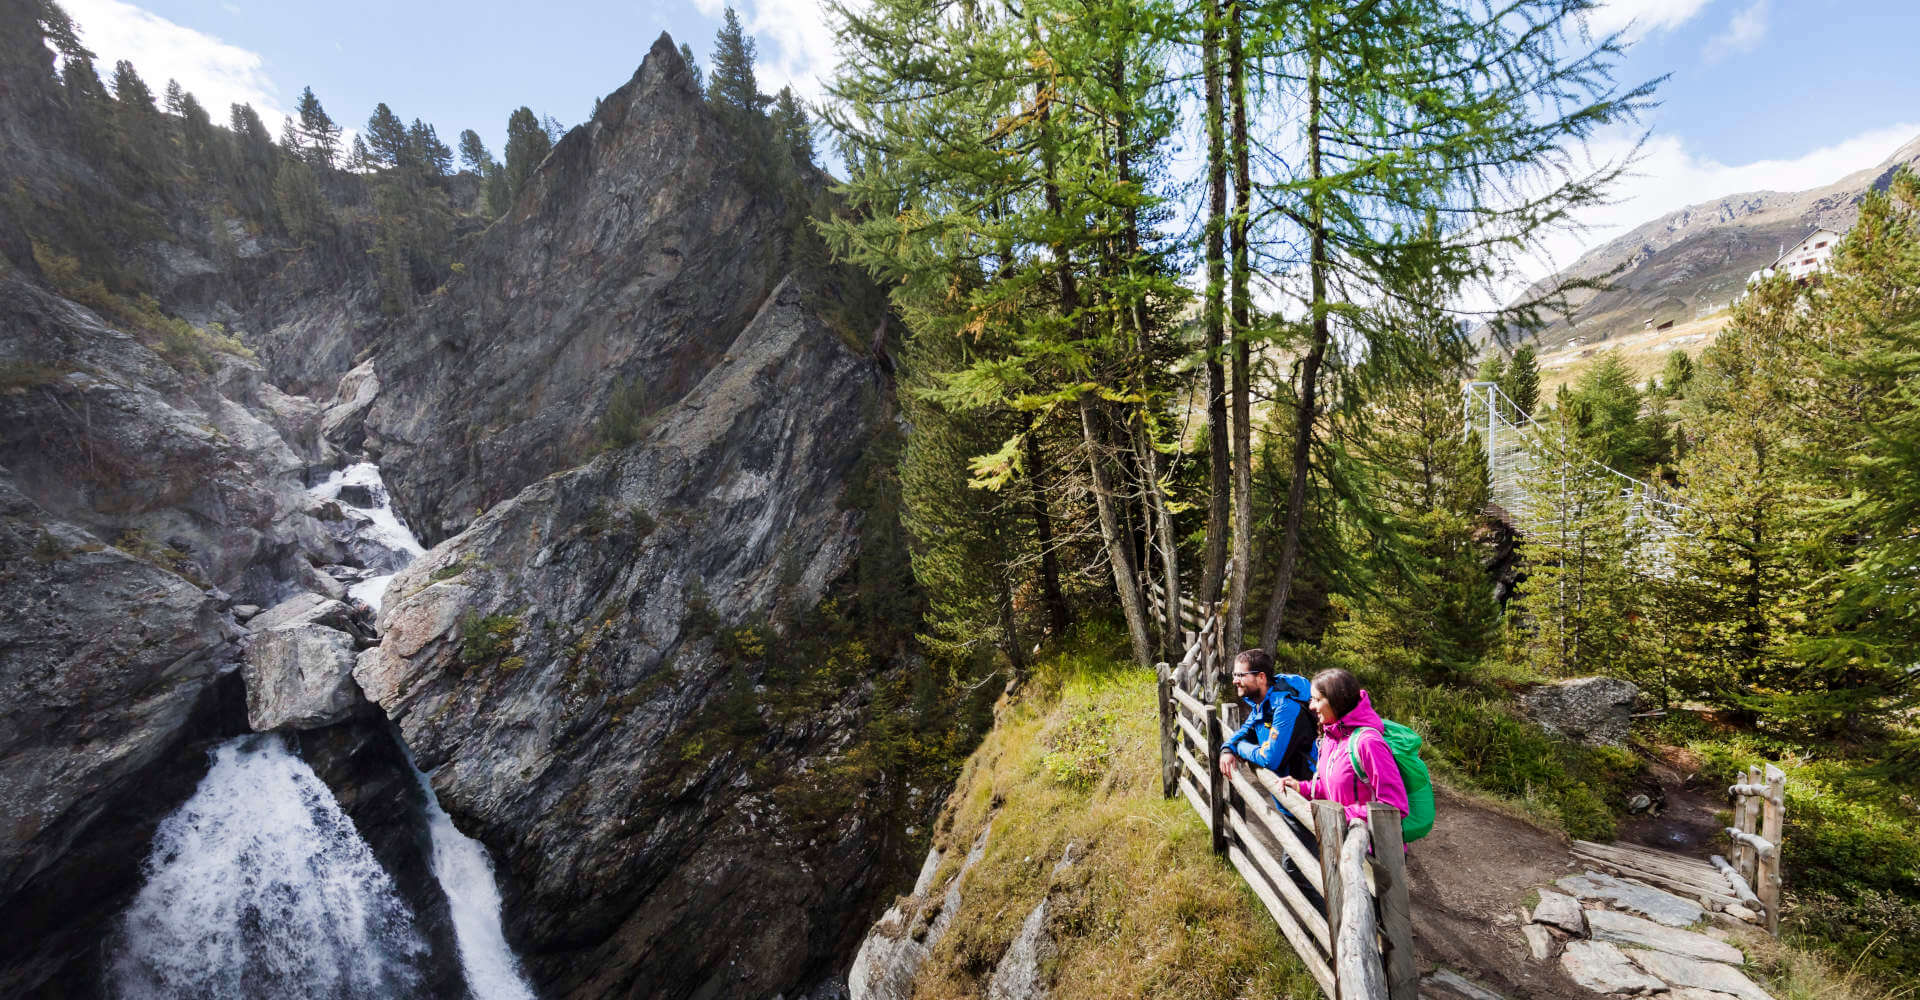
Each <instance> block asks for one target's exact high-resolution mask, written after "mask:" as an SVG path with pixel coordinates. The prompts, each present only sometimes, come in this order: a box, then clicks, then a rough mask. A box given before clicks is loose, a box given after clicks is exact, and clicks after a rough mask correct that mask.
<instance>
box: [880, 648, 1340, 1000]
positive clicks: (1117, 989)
mask: <svg viewBox="0 0 1920 1000" xmlns="http://www.w3.org/2000/svg"><path fill="white" fill-rule="evenodd" d="M1127 661H1128V655H1127V642H1126V638H1125V635H1124V634H1123V633H1121V632H1119V631H1118V630H1117V629H1114V628H1113V627H1111V626H1110V625H1105V624H1094V625H1089V626H1087V627H1085V628H1083V629H1082V630H1081V631H1080V632H1079V633H1078V634H1076V635H1075V636H1074V637H1072V638H1071V639H1069V640H1068V641H1067V642H1066V643H1065V644H1064V645H1063V647H1062V648H1061V649H1060V650H1059V651H1057V652H1055V653H1054V654H1052V655H1049V656H1048V657H1047V658H1045V659H1043V660H1042V661H1041V662H1040V663H1038V664H1037V665H1036V667H1035V670H1034V673H1033V675H1032V677H1031V679H1030V680H1029V681H1028V682H1027V683H1026V685H1025V686H1024V687H1023V688H1021V689H1020V690H1019V691H1018V692H1016V693H1015V695H1013V696H1011V697H1010V698H1009V699H1008V700H1007V701H1005V702H1003V703H1002V705H1001V707H1000V709H999V718H998V723H997V725H996V726H995V727H994V730H993V732H992V733H991V734H989V735H988V736H987V737H986V739H985V740H984V741H983V742H982V743H981V745H980V747H979V748H978V749H977V750H976V751H975V752H974V754H973V755H972V757H970V758H969V759H968V761H967V763H966V765H965V767H964V769H963V770H962V772H961V775H960V778H959V780H958V782H957V783H956V785H955V788H954V791H953V795H952V797H951V798H950V799H949V800H948V804H947V808H946V811H945V812H944V814H943V816H942V819H941V822H940V824H939V826H938V828H937V830H936V834H935V842H936V844H937V845H938V846H940V847H942V848H943V849H944V850H945V851H946V854H945V858H944V861H943V865H942V871H941V872H940V873H939V874H938V879H939V880H938V881H936V883H935V885H936V886H942V885H944V884H945V883H944V879H945V878H947V877H949V876H951V875H952V874H953V873H954V872H955V871H957V870H958V868H959V863H960V860H961V858H963V857H964V856H965V854H966V853H967V850H968V848H969V847H970V846H972V844H973V842H974V839H975V837H976V836H977V835H978V833H979V832H980V830H981V829H982V828H983V827H985V826H987V825H988V824H989V823H990V824H991V827H992V833H991V835H990V837H989V840H988V844H987V849H986V853H985V856H984V857H983V858H982V860H981V861H980V862H979V864H978V865H976V866H975V867H974V868H973V870H972V871H971V872H969V873H968V876H967V879H966V882H965V883H964V885H963V888H962V902H961V909H960V911H959V913H958V914H956V919H955V920H954V922H953V924H952V926H951V929H950V930H949V931H948V933H947V935H946V937H944V938H943V939H942V940H941V941H940V943H939V945H938V946H937V947H936V948H935V949H934V952H933V955H932V957H931V958H930V960H929V961H928V963H927V966H926V967H925V968H924V969H923V970H922V973H921V978H920V982H919V985H918V987H917V989H916V991H915V993H914V995H915V996H916V997H919V998H935V1000H938V998H959V997H978V996H981V995H983V994H984V993H985V990H986V985H987V980H988V979H989V978H990V977H991V976H992V974H993V970H994V967H995V966H996V964H997V963H998V962H999V961H1000V958H1001V956H1002V955H1003V954H1004V953H1005V952H1006V948H1007V945H1008V943H1010V942H1011V941H1012V940H1013V938H1014V936H1015V934H1016V933H1017V932H1018V931H1019V928H1020V924H1021V922H1022V921H1023V920H1025V919H1026V916H1027V914H1028V913H1029V912H1031V911H1032V909H1033V907H1034V906H1035V905H1036V904H1038V903H1039V902H1040V900H1041V899H1043V898H1046V899H1049V900H1051V902H1050V903H1049V914H1050V917H1049V929H1050V931H1051V932H1052V934H1053V936H1054V939H1055V941H1056V943H1057V944H1058V945H1059V956H1058V958H1057V959H1056V960H1055V962H1054V964H1053V966H1052V968H1051V969H1050V970H1048V971H1049V973H1050V975H1051V978H1052V982H1053V984H1054V985H1053V994H1054V995H1055V996H1062V997H1116V996H1129V997H1168V998H1181V1000H1187V998H1197V1000H1207V998H1219V1000H1227V998H1233V997H1298V998H1301V1000H1305V998H1309V997H1314V996H1317V995H1318V992H1319V991H1318V987H1317V986H1316V985H1315V984H1314V982H1313V980H1312V978H1311V977H1310V976H1309V975H1308V973H1307V972H1306V970H1305V968H1304V967H1303V966H1302V965H1300V963H1299V961H1298V960H1297V959H1296V958H1295V957H1294V955H1293V952H1292V951H1291V949H1290V948H1289V947H1288V945H1287V944H1286V942H1285V940H1284V939H1282V938H1281V936H1280V932H1279V930H1278V928H1277V927H1275V925H1274V923H1273V921H1272V919H1271V918H1270V917H1269V916H1268V915H1267V913H1266V911H1265V909H1263V908H1262V906H1261V904H1260V902H1259V901H1258V900H1257V899H1256V898H1255V897H1254V895H1253V893H1252V891H1251V890H1249V889H1248V888H1247V887H1246V885H1245V883H1243V882H1242V881H1241V880H1240V877H1239V875H1238V874H1237V873H1235V872H1234V871H1233V870H1232V868H1231V867H1229V866H1228V865H1227V863H1226V862H1225V861H1224V860H1222V859H1219V858H1216V857H1214V856H1213V854H1212V851H1211V841H1210V838H1209V836H1208V834H1207V829H1206V826H1205V825H1204V824H1203V823H1202V822H1201V821H1200V818H1199V817H1198V816H1196V815H1195V814H1194V812H1193V810H1192V808H1191V807H1190V806H1189V805H1188V804H1187V802H1186V800H1185V799H1184V798H1175V799H1163V798H1162V797H1161V795H1160V749H1159V730H1158V726H1159V715H1158V709H1157V707H1156V705H1155V698H1156V687H1155V679H1154V676H1153V674H1152V673H1151V672H1150V671H1146V670H1141V669H1138V668H1135V667H1133V666H1131V665H1130V664H1129V663H1128V662H1127ZM1069 844H1071V845H1072V847H1073V858H1074V863H1073V864H1072V865H1071V866H1070V867H1068V868H1066V869H1065V870H1063V871H1061V872H1058V873H1055V871H1054V868H1055V865H1056V863H1057V862H1058V861H1059V860H1060V857H1061V855H1062V853H1063V852H1064V851H1066V849H1067V846H1068V845H1069Z"/></svg>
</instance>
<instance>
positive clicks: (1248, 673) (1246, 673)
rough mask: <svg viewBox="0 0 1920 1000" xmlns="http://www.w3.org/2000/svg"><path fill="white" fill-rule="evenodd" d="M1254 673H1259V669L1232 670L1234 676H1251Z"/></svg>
mask: <svg viewBox="0 0 1920 1000" xmlns="http://www.w3.org/2000/svg"><path fill="white" fill-rule="evenodd" d="M1256 673H1259V671H1257V670H1236V671H1234V672H1233V676H1235V677H1252V676H1253V675H1254V674H1256Z"/></svg>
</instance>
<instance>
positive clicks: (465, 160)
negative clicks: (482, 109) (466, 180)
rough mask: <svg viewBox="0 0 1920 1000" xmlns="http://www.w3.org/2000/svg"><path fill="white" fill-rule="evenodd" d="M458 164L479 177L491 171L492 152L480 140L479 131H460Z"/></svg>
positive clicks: (492, 164) (492, 166)
mask: <svg viewBox="0 0 1920 1000" xmlns="http://www.w3.org/2000/svg"><path fill="white" fill-rule="evenodd" d="M460 164H461V166H464V167H466V168H467V169H468V170H471V171H473V172H474V173H475V174H478V175H479V176H481V177H485V176H487V175H488V174H490V173H492V172H493V168H494V163H493V154H492V153H490V152H488V151H487V144H486V143H484V142H481V141H480V133H478V132H475V131H474V130H472V129H467V130H465V131H463V132H461V133H460Z"/></svg>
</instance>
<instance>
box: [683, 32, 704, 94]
mask: <svg viewBox="0 0 1920 1000" xmlns="http://www.w3.org/2000/svg"><path fill="white" fill-rule="evenodd" d="M680 58H681V59H682V60H685V62H686V64H687V72H688V73H691V74H693V86H694V88H695V89H697V90H701V91H703V92H704V91H705V89H706V84H704V83H702V82H701V79H700V64H699V63H697V62H695V61H694V58H693V47H692V46H690V45H688V44H687V43H685V42H681V43H680Z"/></svg>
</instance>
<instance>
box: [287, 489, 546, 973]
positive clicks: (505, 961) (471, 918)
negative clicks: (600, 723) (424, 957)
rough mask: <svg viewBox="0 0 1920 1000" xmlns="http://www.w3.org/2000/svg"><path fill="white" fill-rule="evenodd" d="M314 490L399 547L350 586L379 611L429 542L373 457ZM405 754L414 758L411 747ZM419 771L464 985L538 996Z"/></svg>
mask: <svg viewBox="0 0 1920 1000" xmlns="http://www.w3.org/2000/svg"><path fill="white" fill-rule="evenodd" d="M347 487H360V489H358V490H353V491H350V492H351V493H352V494H353V495H354V499H356V500H359V499H363V498H364V499H366V500H367V501H369V502H368V503H367V504H366V505H365V506H362V505H360V504H357V503H351V502H348V501H347V500H342V499H341V493H342V491H343V490H344V489H346V488H347ZM312 492H313V494H314V495H315V496H319V497H325V498H326V499H329V500H338V501H339V502H340V504H341V506H342V507H345V508H346V509H347V510H348V511H349V512H352V513H357V514H359V515H361V516H364V517H365V518H367V519H368V520H370V521H371V522H372V524H371V525H370V526H369V527H368V528H367V529H366V530H365V531H364V532H363V537H366V539H367V540H368V541H370V542H372V543H373V544H375V545H378V546H383V547H385V548H387V549H390V550H392V552H393V553H394V554H395V557H394V558H393V559H392V561H391V563H390V564H391V565H393V569H394V573H387V574H384V575H381V576H374V577H369V578H368V579H366V580H363V581H361V582H359V583H356V584H354V585H353V586H352V587H351V588H349V593H351V594H352V595H353V596H354V597H356V598H359V599H360V600H362V601H365V602H366V603H367V606H368V607H371V608H373V609H374V610H375V611H376V612H377V611H379V610H380V599H381V597H382V596H383V595H384V593H385V591H386V589H387V584H388V583H389V582H391V581H392V580H393V577H394V574H395V573H397V572H398V571H399V570H401V569H403V568H405V567H406V564H407V563H409V562H412V561H413V559H414V558H415V557H417V556H419V555H421V554H423V553H424V552H425V551H426V550H425V549H424V548H422V547H421V545H420V541H419V539H417V538H415V537H414V536H413V532H412V530H410V529H409V528H408V527H407V524H406V522H405V521H402V520H401V519H400V516H399V515H398V514H396V513H394V510H393V501H392V498H391V496H390V495H389V494H388V492H387V484H386V482H385V481H383V480H382V479H381V478H380V469H379V467H378V466H376V465H374V464H373V463H372V462H361V463H359V464H357V465H350V466H348V467H346V468H344V469H341V470H340V471H338V472H335V473H334V474H333V475H331V476H328V477H327V481H326V482H324V483H321V484H320V485H318V486H315V487H314V488H313V490H312ZM362 494H364V497H363V496H362ZM408 760H409V762H411V760H412V756H411V754H409V755H408ZM414 777H415V778H417V779H418V780H419V782H420V788H421V790H422V791H423V792H425V793H426V812H427V829H428V833H429V834H430V835H431V837H432V841H433V875H434V878H436V879H438V880H439V881H440V888H441V890H442V891H444V892H445V893H446V895H447V904H448V906H449V908H450V910H451V912H452V917H453V933H454V940H455V943H456V944H457V945H458V946H459V949H460V965H461V969H462V971H463V972H465V974H466V978H467V988H468V989H469V990H471V991H472V992H473V996H474V1000H534V993H533V990H532V989H531V988H530V987H528V985H527V982H526V980H525V978H524V977H523V976H522V975H521V972H520V963H519V961H518V960H517V959H516V958H514V954H513V949H512V948H510V947H508V946H507V937H506V933H505V931H504V930H503V929H502V928H501V925H500V889H499V884H498V883H497V882H496V881H495V880H494V875H493V860H492V859H491V858H490V857H488V855H487V849H486V848H485V847H484V846H482V845H481V843H480V842H479V841H477V840H474V839H473V838H471V837H469V836H467V835H466V834H464V833H461V832H460V829H459V828H458V827H456V826H454V825H453V818H452V817H450V816H448V815H447V811H446V810H445V809H442V808H441V807H440V800H439V799H438V798H436V797H435V796H434V793H433V785H432V783H431V782H429V781H428V780H427V776H426V775H424V774H422V773H420V771H419V769H418V768H415V769H414Z"/></svg>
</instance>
